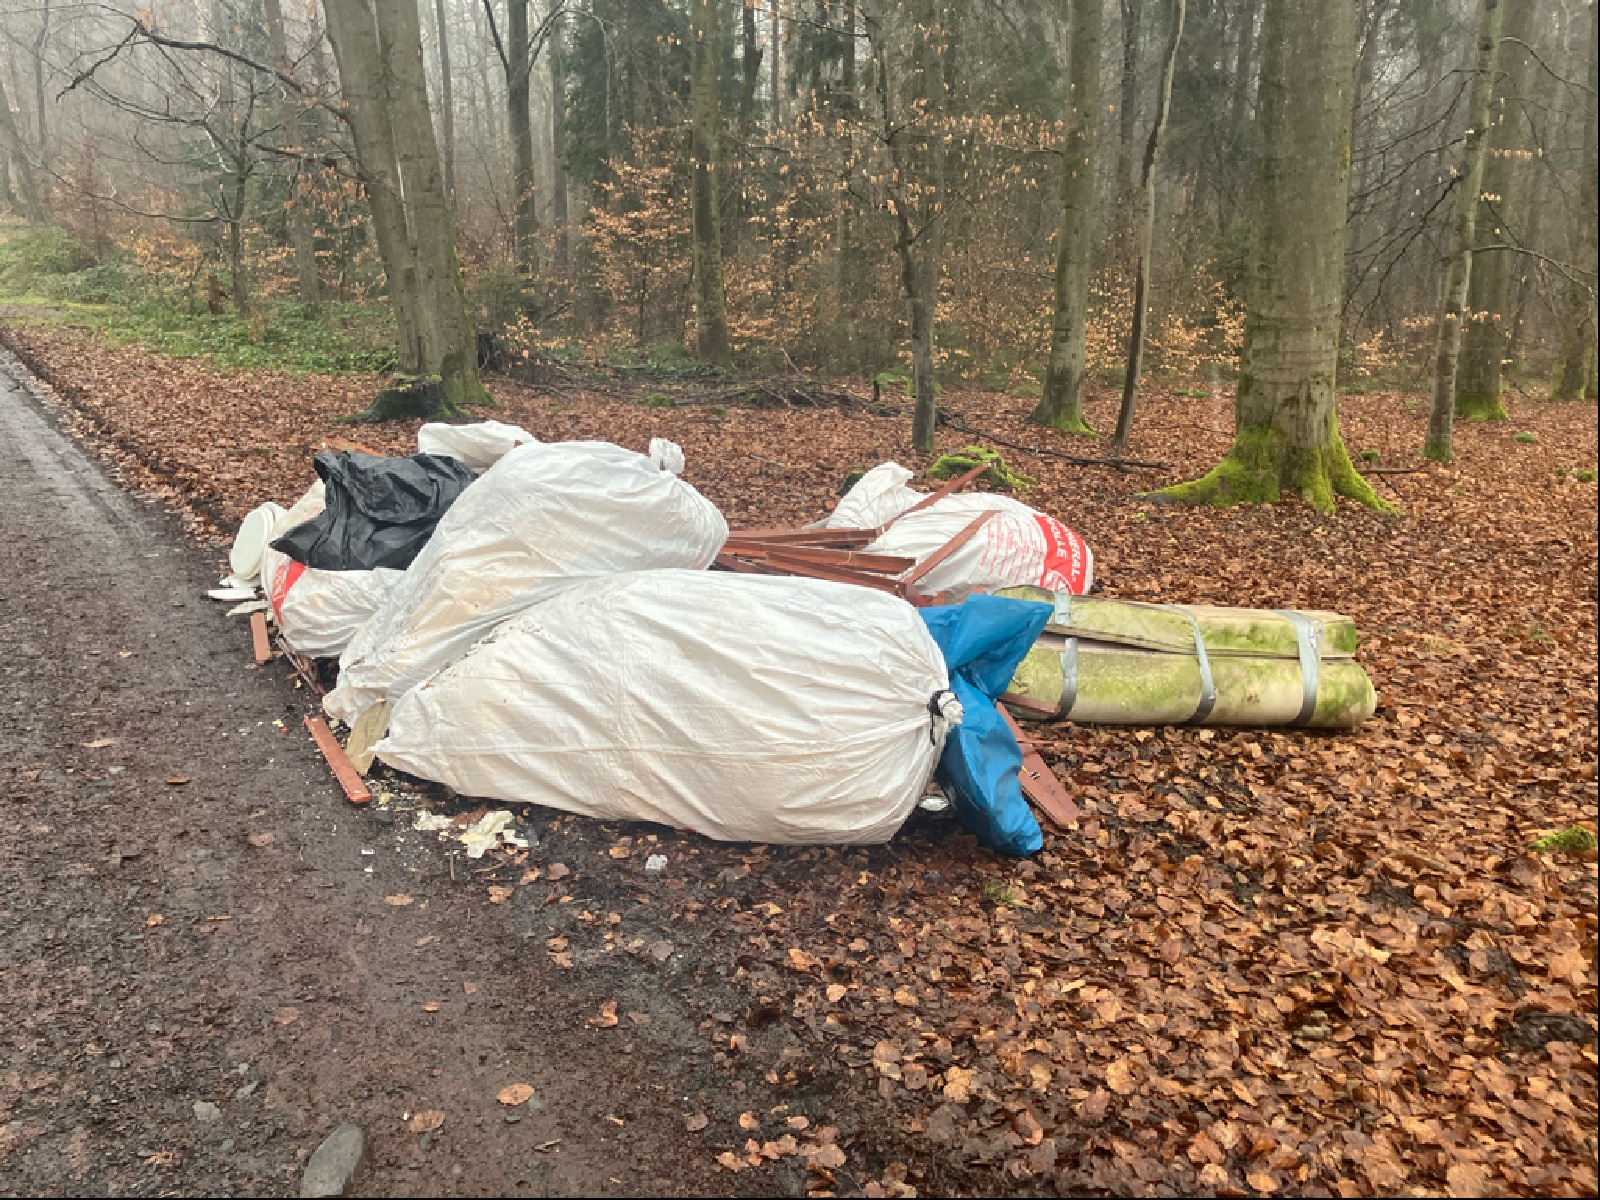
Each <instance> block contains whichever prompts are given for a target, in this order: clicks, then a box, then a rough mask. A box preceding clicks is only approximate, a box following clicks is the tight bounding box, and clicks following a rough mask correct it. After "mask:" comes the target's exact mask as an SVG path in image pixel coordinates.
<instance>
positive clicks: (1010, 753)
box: [918, 594, 1055, 857]
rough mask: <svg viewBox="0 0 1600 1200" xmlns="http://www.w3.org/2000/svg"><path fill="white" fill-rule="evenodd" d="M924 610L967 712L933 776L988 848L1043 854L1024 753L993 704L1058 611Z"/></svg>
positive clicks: (995, 606)
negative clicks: (1026, 788) (1025, 787)
mask: <svg viewBox="0 0 1600 1200" xmlns="http://www.w3.org/2000/svg"><path fill="white" fill-rule="evenodd" d="M918 611H919V612H920V613H921V614H922V620H923V622H924V623H925V624H926V625H927V626H928V632H929V633H931V634H932V635H933V640H934V641H935V642H937V643H938V644H939V649H940V651H941V652H942V653H943V654H944V664H945V669H946V670H947V671H949V673H950V690H951V691H953V692H954V693H955V694H956V699H958V700H960V701H961V707H962V708H963V709H964V710H965V712H966V715H965V716H964V717H963V718H962V720H961V724H960V725H958V726H957V727H956V728H955V729H954V730H952V731H951V733H950V736H949V737H948V738H946V739H945V743H944V753H943V755H941V756H940V758H939V766H938V769H937V770H936V771H935V773H934V777H935V778H936V779H937V780H938V781H939V786H940V787H941V788H943V789H944V791H945V794H946V795H948V796H949V797H950V799H951V801H952V802H953V803H954V804H955V809H956V816H958V817H959V818H960V819H961V823H962V824H963V825H965V826H966V827H967V828H968V829H970V830H971V831H972V832H973V833H975V834H977V836H978V841H979V842H981V843H982V844H983V845H984V846H986V847H988V848H989V849H990V850H993V851H995V852H996V853H999V854H1014V855H1017V856H1018V857H1024V856H1026V855H1029V854H1034V853H1037V852H1038V851H1039V850H1040V849H1041V848H1042V847H1043V846H1044V836H1043V835H1042V834H1041V833H1040V832H1039V822H1038V821H1037V820H1035V819H1034V816H1033V810H1032V809H1030V808H1029V807H1028V802H1027V801H1026V800H1025V799H1023V796H1022V786H1021V784H1020V783H1018V781H1017V772H1018V771H1019V770H1020V769H1021V768H1022V751H1021V749H1020V748H1019V747H1018V746H1017V739H1016V738H1015V737H1014V736H1013V735H1012V733H1011V730H1010V729H1008V728H1007V727H1006V723H1005V721H1004V720H1002V719H1001V716H1000V714H999V713H998V712H997V711H995V707H994V702H995V700H996V699H997V698H998V697H999V696H1000V694H1001V693H1002V692H1004V691H1005V690H1006V687H1007V686H1008V685H1009V684H1010V683H1011V676H1012V675H1013V674H1015V673H1016V669H1017V664H1018V663H1020V662H1021V661H1022V659H1023V656H1024V655H1026V654H1027V653H1028V651H1029V650H1030V649H1032V648H1033V642H1034V639H1035V638H1037V637H1038V636H1039V633H1040V631H1041V630H1042V629H1044V626H1045V622H1046V621H1048V620H1049V619H1050V615H1051V613H1052V612H1054V611H1055V610H1054V609H1053V608H1052V606H1050V605H1048V604H1036V603H1034V602H1033V601H1030V600H1009V599H1005V598H1004V597H1001V596H987V595H981V594H980V595H975V596H972V597H969V598H968V600H967V602H966V603H965V604H960V605H953V606H944V605H940V606H936V607H933V608H924V609H919V610H918Z"/></svg>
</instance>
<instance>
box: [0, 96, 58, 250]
mask: <svg viewBox="0 0 1600 1200" xmlns="http://www.w3.org/2000/svg"><path fill="white" fill-rule="evenodd" d="M0 151H3V152H4V156H5V158H7V159H8V160H10V164H11V173H12V176H13V178H14V179H15V180H16V194H17V200H18V202H19V203H20V204H21V206H22V215H23V217H24V218H25V219H27V220H28V221H30V222H32V223H34V224H36V225H46V224H49V221H50V212H49V209H48V208H47V207H46V206H45V203H44V197H43V194H42V193H41V192H40V190H39V183H38V180H37V178H36V177H35V176H34V173H33V163H32V160H31V158H30V157H29V154H28V147H27V145H26V143H24V142H23V140H22V134H21V133H20V132H19V131H18V129H17V119H16V117H15V115H13V113H12V112H11V105H10V103H9V102H8V101H7V100H6V95H5V89H3V88H0Z"/></svg>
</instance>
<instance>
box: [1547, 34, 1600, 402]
mask: <svg viewBox="0 0 1600 1200" xmlns="http://www.w3.org/2000/svg"><path fill="white" fill-rule="evenodd" d="M1597 68H1600V6H1597V5H1595V4H1593V3H1591V4H1590V5H1589V90H1588V94H1587V95H1586V96H1585V97H1584V108H1585V110H1586V111H1585V115H1584V121H1583V127H1584V139H1583V140H1584V152H1583V153H1584V164H1583V178H1582V182H1581V183H1580V185H1579V187H1580V194H1579V197H1578V221H1579V223H1580V224H1579V229H1578V238H1577V243H1578V246H1579V248H1580V253H1581V254H1582V258H1581V260H1580V265H1581V266H1582V268H1583V269H1584V270H1585V271H1587V272H1588V276H1589V278H1590V279H1591V280H1593V279H1594V278H1595V269H1596V266H1597V265H1600V255H1597V253H1596V250H1597V247H1596V232H1597V231H1596V226H1600V205H1597V204H1596V200H1597V197H1600V187H1597V181H1596V165H1597V164H1596V145H1595V144H1596V142H1597V141H1600V119H1597V116H1596V103H1595V96H1596V93H1597V92H1600V70H1597ZM1595 318H1596V310H1595V292H1594V288H1593V287H1586V286H1584V285H1583V284H1582V283H1580V282H1578V281H1577V280H1569V281H1568V283H1567V295H1566V303H1565V304H1564V305H1563V311H1562V317H1561V367H1560V370H1559V372H1558V375H1557V379H1556V386H1555V390H1554V391H1553V392H1552V393H1551V399H1553V400H1576V399H1578V398H1579V397H1581V396H1583V395H1585V394H1587V395H1588V397H1589V398H1590V399H1591V400H1592V399H1594V397H1595V368H1596V360H1597V359H1600V350H1597V348H1596V346H1595V333H1596V319H1595Z"/></svg>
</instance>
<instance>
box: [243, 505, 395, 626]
mask: <svg viewBox="0 0 1600 1200" xmlns="http://www.w3.org/2000/svg"><path fill="white" fill-rule="evenodd" d="M326 507H327V491H326V488H325V487H324V486H323V483H322V480H320V479H319V480H317V482H316V483H314V484H312V485H311V487H310V488H309V489H308V490H307V491H306V494H305V495H303V496H301V497H300V499H299V500H297V501H295V503H294V507H292V508H290V509H289V511H288V512H286V513H284V514H283V516H282V517H280V518H279V519H278V521H277V524H276V525H274V526H273V528H272V531H271V532H270V534H269V535H268V537H267V539H266V540H267V541H268V542H270V541H271V540H272V539H273V538H276V537H278V536H280V535H281V534H284V533H287V532H288V531H289V530H291V529H293V528H294V527H295V526H296V525H300V524H303V523H304V522H306V521H309V520H311V518H313V517H315V516H316V515H317V514H318V513H320V512H322V510H323V509H324V508H326ZM403 574H404V572H403V571H391V570H389V569H388V568H387V567H379V568H378V569H376V570H373V571H319V570H317V569H315V568H313V567H308V566H306V565H305V564H304V563H298V562H295V561H294V559H292V558H290V557H289V556H288V555H287V554H283V553H281V552H279V551H277V550H274V549H273V548H272V547H271V546H270V545H267V546H264V547H263V548H262V551H261V587H262V590H263V591H264V592H266V594H267V600H268V601H269V602H270V603H271V605H272V614H273V618H274V620H276V621H277V623H278V629H279V630H280V631H281V632H282V634H283V636H284V637H285V638H286V639H287V640H288V642H289V644H290V645H291V646H293V647H294V648H295V649H296V650H298V651H300V653H302V654H309V655H310V656H311V657H312V658H331V657H333V656H334V655H336V654H339V653H341V652H342V651H343V650H344V648H345V646H346V645H348V644H349V641H350V639H351V638H352V637H354V636H355V633H356V630H358V629H360V628H361V626H362V625H364V624H365V623H366V622H367V620H368V619H369V618H370V617H371V616H372V615H373V614H374V613H375V612H377V611H378V609H380V608H381V607H383V602H384V601H385V600H387V599H388V598H389V593H390V592H391V591H392V590H393V589H394V586H395V584H397V583H398V582H399V581H400V576H401V575H403Z"/></svg>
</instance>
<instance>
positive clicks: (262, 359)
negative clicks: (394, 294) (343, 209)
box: [102, 301, 394, 372]
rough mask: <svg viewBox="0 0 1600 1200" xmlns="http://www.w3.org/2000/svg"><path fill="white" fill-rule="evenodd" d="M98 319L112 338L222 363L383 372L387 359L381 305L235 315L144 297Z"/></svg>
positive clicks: (389, 336) (390, 349)
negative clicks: (193, 308) (195, 308)
mask: <svg viewBox="0 0 1600 1200" xmlns="http://www.w3.org/2000/svg"><path fill="white" fill-rule="evenodd" d="M102 325H103V327H104V329H105V331H106V336H107V337H108V338H109V339H110V340H111V342H112V343H113V344H128V343H136V344H138V345H141V346H144V347H146V348H147V349H150V350H153V351H155V352H156V353H158V354H166V355H170V356H171V357H173V358H208V359H211V360H212V361H213V362H215V363H216V364H217V365H218V366H222V367H231V368H243V369H260V368H275V369H278V370H285V371H295V372H331V371H384V370H388V369H389V368H390V367H392V366H393V365H394V346H393V337H394V329H393V325H392V324H391V322H390V319H389V313H388V306H387V305H370V304H343V305H330V306H326V307H324V308H323V309H321V310H319V311H314V310H311V309H308V308H306V307H305V306H304V305H299V304H285V305H280V306H277V307H275V308H273V309H271V310H268V311H264V312H262V313H261V314H259V315H256V316H250V317H242V316H240V315H239V314H237V313H205V312H202V313H195V312H188V311H185V310H184V309H182V308H179V307H176V306H173V305H169V304H163V303H160V302H155V301H148V302H145V303H142V304H137V305H134V306H131V307H129V308H126V309H123V310H121V311H118V312H115V313H113V314H110V315H108V316H107V317H106V318H105V319H104V320H103V322H102Z"/></svg>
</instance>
